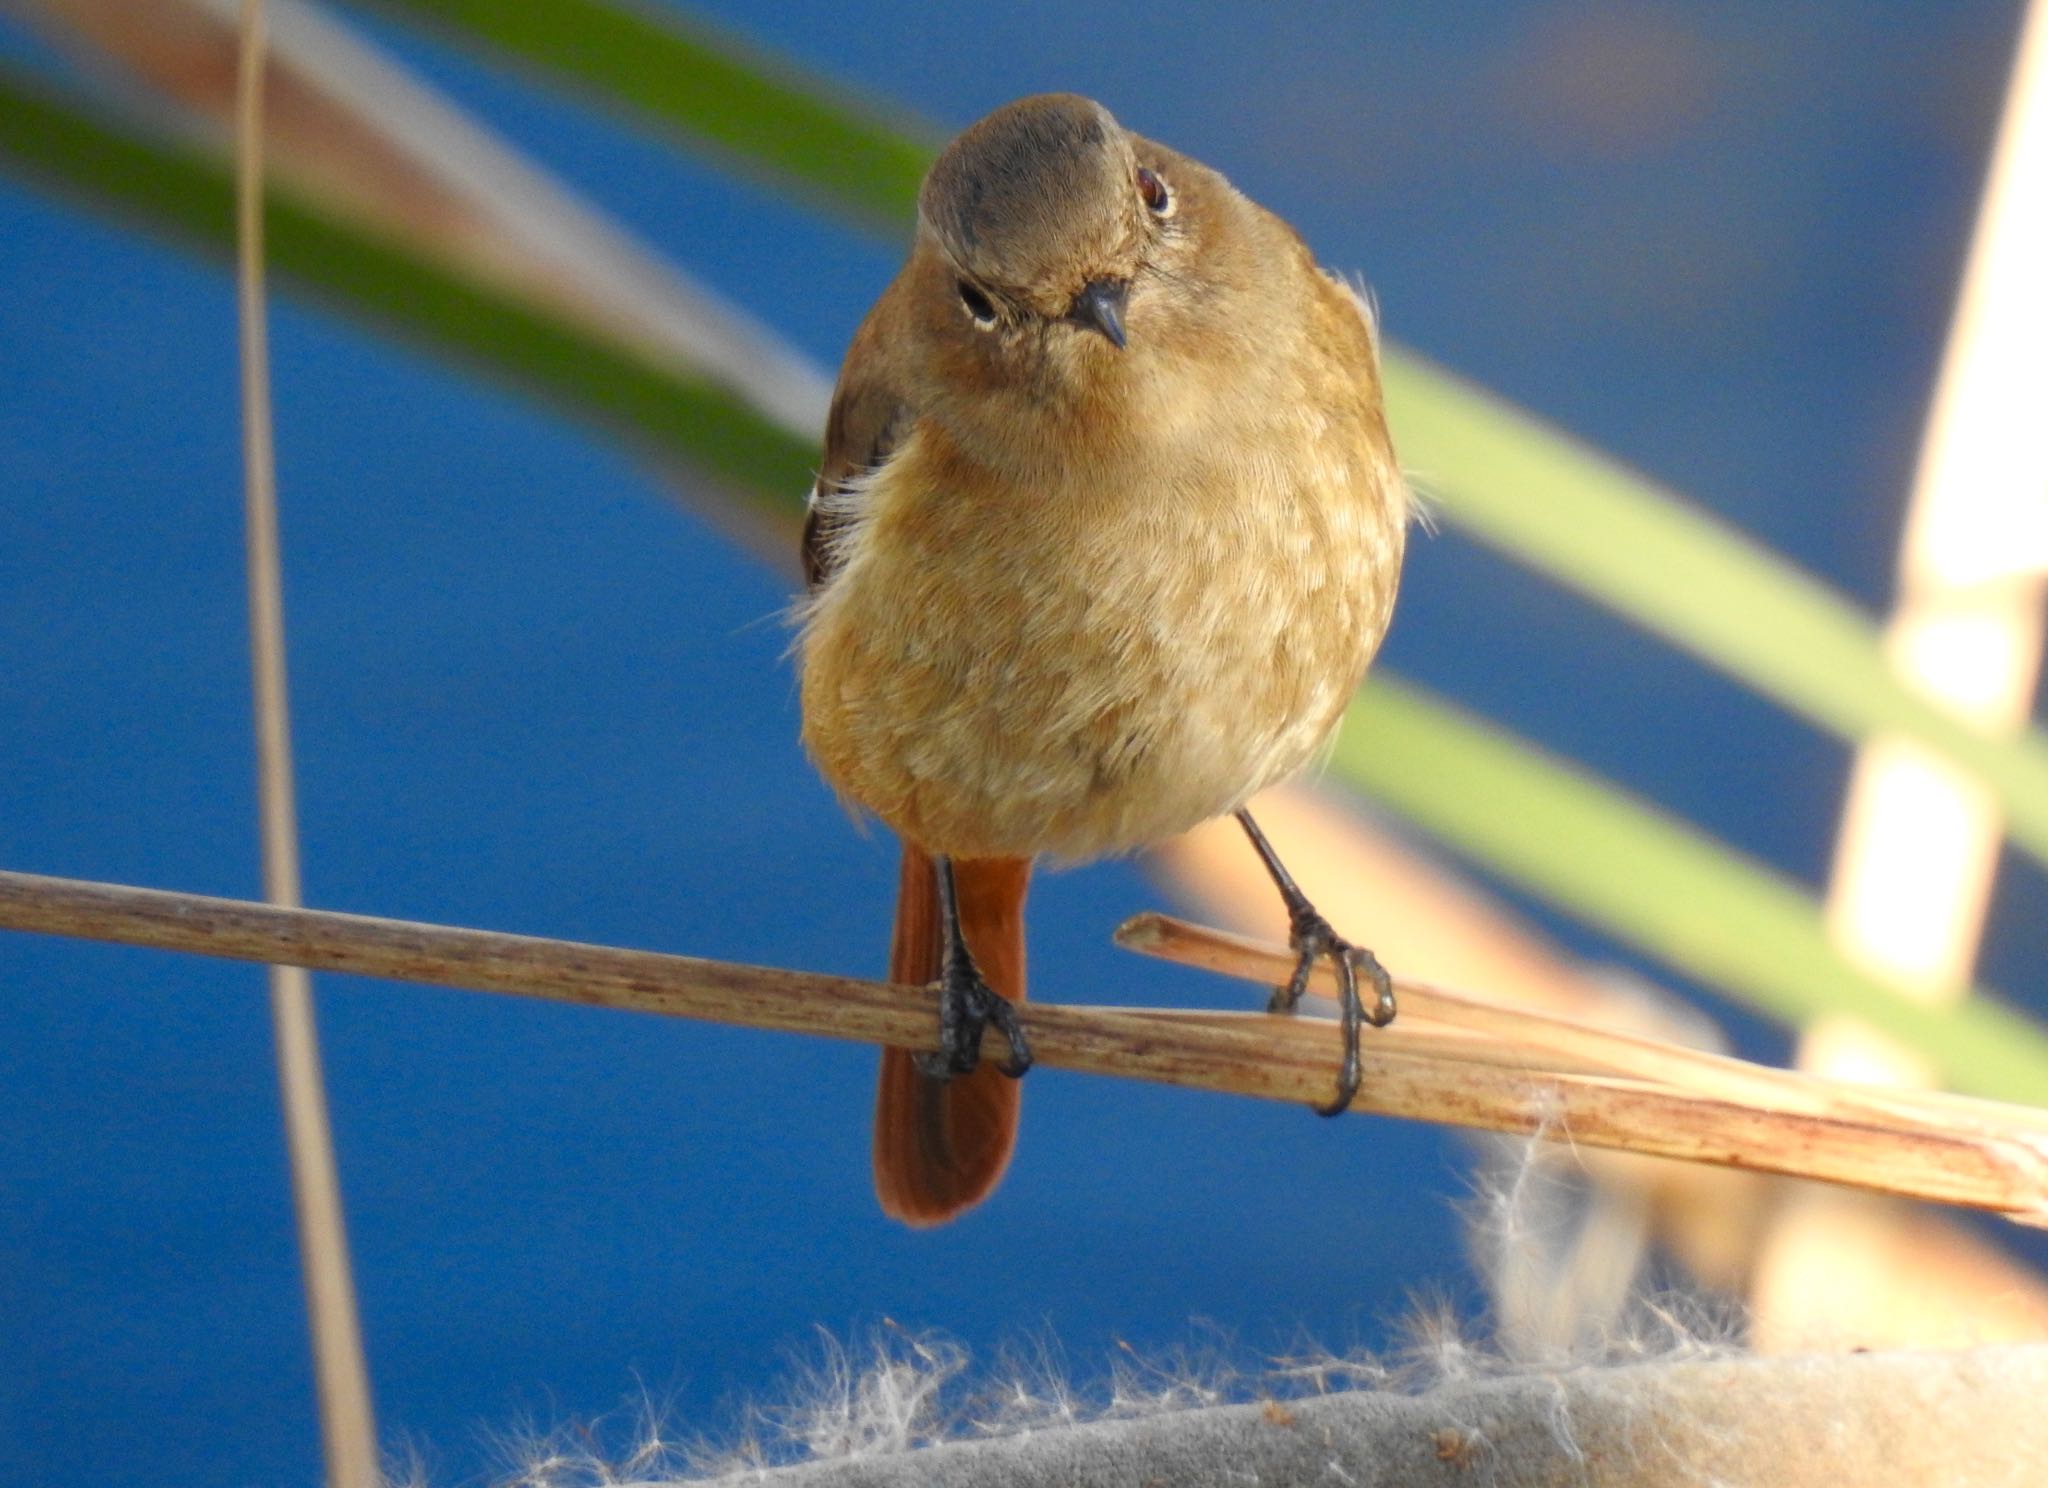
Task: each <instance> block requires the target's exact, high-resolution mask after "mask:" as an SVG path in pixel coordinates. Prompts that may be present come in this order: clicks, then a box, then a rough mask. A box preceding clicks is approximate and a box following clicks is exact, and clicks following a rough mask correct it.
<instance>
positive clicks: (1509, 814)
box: [1330, 676, 2048, 1105]
mask: <svg viewBox="0 0 2048 1488" xmlns="http://www.w3.org/2000/svg"><path fill="white" fill-rule="evenodd" d="M1330 768H1331V773H1332V774H1334V775H1336V776H1338V777H1339V778H1341V779H1343V780H1345V781H1347V782H1348V783H1350V784H1353V785H1355V786H1357V787H1358V788H1359V789H1361V790H1364V791H1367V792H1369V793H1370V794H1371V795H1372V796H1374V797H1375V798H1377V799H1378V800H1381V801H1384V802H1385V803H1387V804H1388V805H1389V806H1391V807H1393V808H1394V809H1395V810H1396V811H1398V812H1399V813H1401V815H1403V816H1405V817H1408V818H1409V819H1411V820H1413V821H1415V822H1416V823H1418V824H1420V825H1421V826H1423V827H1424V828H1426V829H1427V830H1429V831H1430V832H1431V833H1433V834H1435V835H1436V836H1439V837H1441V838H1443V839H1444V840H1445V841H1447V842H1449V843H1451V844H1452V845H1454V846H1455V847H1457V848H1458V849H1459V850H1460V851H1462V852H1463V853H1465V854H1466V855H1467V856H1469V857H1471V858H1473V859H1474V860H1476V861H1478V862H1480V863H1483V864H1485V865H1486V866H1488V867H1489V868H1492V869H1494V870H1495V871H1497V872H1499V873H1501V874H1503V875H1504V876H1506V877H1507V878H1509V879H1511V880H1513V881H1514V882H1516V883H1519V884H1521V885H1522V886H1523V887H1524V888H1526V889H1528V890H1530V891H1531V892H1533V893H1535V894H1537V895H1539V896H1540V897H1542V898H1543V899H1545V900H1547V901H1549V902H1550V903H1553V904H1556V905H1558V906H1559V907H1560V908H1562V909H1565V910H1566V911H1568V912H1570V913H1571V914H1573V915H1575V916H1576V917H1578V918H1580V919H1582V920H1584V921H1586V922H1587V923H1588V924H1591V925H1595V926H1598V927H1600V928H1601V929H1604V930H1606V931H1608V932H1610V933H1612V934H1614V935H1616V936H1617V937H1619V938H1620V939H1622V940H1624V941H1628V942H1630V943H1632V944H1634V945H1637V946H1640V947H1642V948H1643V949H1644V950H1647V951H1649V952H1650V953H1651V954H1652V955H1654V956H1656V957H1657V958H1658V959H1659V960H1661V961H1663V962H1664V963H1665V964H1666V965H1668V966H1671V967H1673V968H1675V969H1676V970H1678V971H1680V972H1683V973H1685V974H1686V975H1689V976H1691V977H1693V978H1695V979H1696V980H1698V981H1700V982H1703V983H1705V984H1707V985H1710V986H1716V987H1725V988H1728V989H1729V990H1731V991H1733V992H1736V993H1738V994H1739V995H1741V996H1742V997H1743V998H1744V999H1746V1000H1747V1001H1749V1002H1752V1003H1754V1004H1755V1005H1756V1006H1757V1007H1759V1008H1761V1009H1763V1010H1764V1011H1765V1012H1767V1013H1771V1014H1773V1015H1775V1016H1777V1017H1779V1018H1783V1019H1785V1020H1787V1021H1789V1022H1792V1023H1795V1024H1797V1023H1802V1022H1805V1021H1806V1020H1808V1019H1810V1018H1813V1017H1814V1016H1816V1015H1818V1014H1821V1013H1842V1014H1848V1015H1853V1016H1854V1017H1857V1018H1860V1019H1862V1020H1864V1021H1865V1022H1867V1023H1870V1024H1872V1025H1874V1026H1875V1027H1877V1028H1879V1029H1882V1030H1883V1031H1885V1032H1886V1033H1889V1034H1891V1035H1893V1036H1894V1037H1896V1038H1898V1039H1900V1040H1902V1041H1903V1042H1904V1043H1906V1044H1907V1045H1909V1046H1910V1047H1912V1048H1913V1049H1916V1050H1918V1051H1919V1052H1920V1053H1921V1054H1922V1055H1924V1056H1926V1057H1927V1058H1928V1059H1929V1060H1931V1061H1932V1062H1933V1063H1934V1064H1935V1065H1936V1066H1937V1067H1938V1068H1939V1069H1940V1070H1941V1072H1942V1075H1943V1077H1944V1079H1945V1080H1947V1082H1948V1083H1949V1084H1950V1085H1952V1086H1953V1087H1954V1088H1955V1089H1958V1090H1965V1091H1970V1092H1973V1093H1975V1094H1978V1095H1985V1096H1992V1097H1996V1098H1998V1099H2001V1100H2016V1101H2026V1102H2030V1103H2032V1104H2035V1105H2042V1104H2048V1030H2044V1029H2042V1028H2041V1027H2040V1026H2039V1025H2038V1024H2036V1023H2033V1022H2031V1021H2029V1020H2028V1019H2026V1018H2025V1017H2023V1016H2021V1015H2020V1014H2018V1013H2016V1012H2014V1011H2012V1010H2011V1009H2010V1008H2008V1007H2005V1006H2004V1005H2002V1004H2000V1003H1999V1002H1997V1001H1996V1000H1995V999H1993V998H1991V997H1989V996H1987V995H1984V994H1982V993H1980V994H1978V995H1976V996H1973V997H1971V998H1969V999H1968V1000H1967V1001H1965V1002H1962V1003H1959V1004H1956V1005H1954V1006H1952V1007H1942V1008H1936V1007H1930V1006H1927V1005H1925V1004H1922V1003H1917V1002H1913V1001H1910V1000H1908V999H1907V998H1905V997H1902V996H1901V995H1899V994H1898V993H1897V992H1895V991H1893V990H1892V989H1891V988H1889V987H1887V986H1886V985H1884V983H1882V982H1880V981H1878V980H1877V979H1876V978H1874V977H1871V976H1869V975H1867V974H1865V973H1864V972H1861V971H1859V970H1857V969H1856V968H1855V967H1854V966H1852V965H1851V964H1850V963H1849V962H1847V961H1846V960H1844V959H1843V958H1842V956H1841V954H1840V953H1839V952H1838V951H1836V950H1835V948H1834V946H1833V945H1832V944H1831V943H1830V941H1829V939H1828V935H1827V929H1826V927H1825V925H1824V924H1823V922H1822V918H1821V914H1820V910H1819V907H1818V906H1817V905H1816V904H1815V902H1814V900H1813V897H1812V896H1811V895H1810V894H1808V893H1807V892H1806V891H1805V890H1804V889H1802V888H1800V887H1799V886H1798V885H1797V884H1795V883H1793V882H1792V881H1791V880H1789V879H1787V878H1785V877H1783V876H1782V875H1780V874H1777V873H1774V872H1773V871H1771V870H1770V869H1768V868H1766V867H1764V866H1763V865H1761V864H1759V863H1755V862H1752V861H1750V860H1748V859H1746V858H1744V857H1742V856H1741V855H1740V854H1738V853H1736V852H1734V851H1732V850H1731V849H1729V848H1728V847H1726V846H1725V845H1723V844H1721V843H1718V842H1715V841H1714V840H1712V839H1711V838H1709V837H1707V836H1706V835H1705V834H1703V833H1701V832H1699V831H1698V830H1696V829H1695V828H1692V827H1690V826H1687V825H1685V824H1684V823H1682V822H1680V821H1677V820H1675V819H1674V818H1672V817H1670V816H1667V815H1665V814H1664V813H1662V812H1660V811H1657V810H1656V809H1655V808H1653V807H1650V806H1647V805H1645V804H1643V803H1641V802H1638V801H1635V800H1632V799H1631V798H1629V797H1628V796H1627V795H1625V794H1623V793H1622V792H1620V791H1618V790H1616V789H1614V788H1613V787H1612V786H1610V785H1607V784H1605V783H1603V782H1600V781H1597V780H1595V779H1593V778H1592V777H1591V776H1589V775H1587V774H1585V773H1584V772H1582V771H1580V770H1578V769H1576V768H1574V767H1572V766H1570V765H1567V764H1565V763H1563V762H1561V761H1559V760H1556V759H1553V758H1551V757H1549V756H1547V755H1545V754H1543V753H1542V752H1540V751H1539V750H1537V749H1535V748H1533V747H1532V746H1530V745H1528V744H1526V743H1524V742H1522V741H1520V740H1517V739H1515V738H1514V737H1513V736H1512V735H1510V734H1508V733H1506V732H1504V731H1502V730H1500V729H1498V728H1495V727H1493V726H1492V725H1490V724H1486V723H1482V722H1481V721H1479V720H1478V719H1476V718H1473V717H1471V716H1470V715H1468V714H1464V713H1461V712H1459V711H1457V710H1455V709H1453V708H1450V707H1448V706H1446V705H1445V704H1444V703H1442V702H1440V701H1437V700H1435V699H1433V698H1431V697H1429V696H1428V695H1427V694H1426V693H1424V692H1422V691H1421V690H1419V689H1417V688H1415V687H1413V686H1411V685H1409V684H1406V683H1401V682H1396V681H1394V680H1392V679H1390V678H1386V677H1380V676H1376V677H1375V678H1374V679H1373V680H1372V681H1371V682H1369V683H1367V685H1366V687H1365V690H1364V691H1363V692H1362V693H1360V694H1359V697H1358V699H1357V701H1356V702H1354V703H1353V704H1352V707H1351V712H1350V714H1349V715H1348V716H1347V717H1346V719H1345V724H1344V733H1343V736H1342V737H1341V738H1340V739H1339V741H1338V745H1337V751H1336V754H1335V755H1334V756H1333V758H1332V761H1331V766H1330Z"/></svg>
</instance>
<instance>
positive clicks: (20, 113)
mask: <svg viewBox="0 0 2048 1488" xmlns="http://www.w3.org/2000/svg"><path fill="white" fill-rule="evenodd" d="M0 164H4V165H6V166H7V167H9V168H12V169H16V170H19V171H21V172H23V173H25V174H28V175H30V176H32V177H33V178H35V179H37V180H39V181H41V182H42V183H44V184H45V185H46V186H48V187H49V188H50V189H52V190H53V191H56V192H58V193H61V194H63V195H66V196H69V197H72V198H73V199H75V200H78V201H80V202H81V203H83V204H84V205H86V206H89V207H92V208H95V209H97V210H102V211H110V212H112V213H113V214H115V215H117V216H119V217H121V218H123V219H125V220H127V221H129V222H132V223H134V224H135V225H137V226H142V227H146V228H149V229H151V230H152V231H156V232H160V233H164V234H167V235H169V236H172V237H174V238H177V239H179V240H180V241H182V242H184V243H186V244H187V245H189V246H193V247H197V248H200V249H203V250H205V251H207V252H209V253H212V254H214V255H215V256H217V257H220V258H223V259H225V258H226V257H228V256H229V255H230V254H231V253H232V251H233V245H234V237H233V224H234V205H233V187H232V183H231V181H230V178H229V175H228V172H227V170H226V168H225V167H224V166H223V165H222V164H220V163H219V162H218V161H216V160H215V159H213V158H212V157H211V156H208V155H204V154H201V153H199V152H196V151H192V150H185V149H181V148H178V147H176V146H171V145H165V144H161V143H158V142H156V141H154V140H145V139H142V138H139V137H138V136H136V135H134V134H133V133H131V132H129V131H128V130H126V129H125V128H123V127H121V126H119V125H116V124H113V123H111V122H109V121H106V120H102V119H99V118H96V117H94V116H93V115H91V114H89V113H87V112H85V111H84V110H83V109H82V108H80V107H79V106H78V105H76V104H74V103H71V102H67V101H64V100H62V99H60V98H58V97H57V96H55V95H53V94H52V93H50V92H49V91H47V90H46V89H44V88H42V87H41V86H40V85H39V84H38V83H36V82H35V81H34V80H33V79H30V78H27V77H24V76H23V75H21V74H20V73H19V72H17V71H15V70H14V69H12V68H10V67H7V66H5V65H0ZM266 205H267V213H266V224H267V225H266V228H265V236H266V237H267V239H268V242H269V254H270V260H271V263H272V265H273V266H274V267H275V268H276V269H277V270H278V271H279V272H281V273H282V274H283V275H285V276H286V277H287V278H288V279H290V280H291V281H292V282H293V283H294V284H295V285H296V286H297V287H299V288H302V289H304V290H307V291H310V292H311V293H312V294H314V295H315V296H316V297H317V298H321V299H324V300H326V301H328V302H330V303H333V304H336V305H338V306H340V307H342V308H344V309H346V310H347V311H348V312H349V313H350V314H352V315H357V316H362V317H366V318H368V319H370V320H372V321H374V322H375V323H376V324H377V325H378V326H379V327H380V328H381V329H382V330H384V331H385V332H386V333H387V334H391V335H395V336H397V337H399V338H401V339H404V340H407V341H411V342H414V343H417V344H420V345H424V346H426V347H427V348H429V349H431V350H433V351H436V352H438V353H439V354H441V355H443V356H447V357H450V358H453V359H455V360H457V361H460V362H462V363H463V364H465V365H467V366H469V367H470V368H472V369H475V370H478V371H482V372H486V373H488V374H491V375H493V376H495V377H498V378H500V379H505V380H509V381H511V382H513V383H514V384H516V385H518V386H520V387H522V388H524V389H526V390H527V391H529V392H531V393H535V394H538V395H539V396H541V397H543V398H545V399H546V400H547V401H548V403H549V404H550V405H551V406H553V407H557V408H560V409H564V410H567V411H569V412H571V413H574V414H576V415H577V416H579V417H581V418H584V419H586V420H588V421H591V422H594V423H597V424H599V425H601V426H603V427H604V428H606V429H608V430H610V431H611V432H614V433H622V434H625V435H627V436H628V437H630V438H632V439H633V440H635V441H636V442H638V443H640V444H641V445H643V446H644V447H649V448H652V449H654V450H656V451H659V452H661V453H663V454H667V455H671V456H676V457H680V458H681V459H682V460H683V461H684V462H686V463H688V464H689V465H691V466H692V467H693V468H696V469H699V470H702V471H704V472H706V473H707V474H710V475H712V476H714V477H716V478H717V479H719V480H720V481H722V482H724V483H726V484H727V485H728V486H730V487H731V488H732V489H734V490H736V491H739V492H743V493H745V494H746V495H747V496H748V497H749V498H751V499H754V500H762V499H764V498H765V499H766V501H767V504H768V505H769V506H770V507H771V508H778V507H780V508H786V507H788V506H790V505H791V504H792V503H794V502H795V501H797V500H798V499H799V498H800V497H801V496H802V494H803V493H804V492H805V491H806V490H808V489H809V487H810V482H811V474H812V469H813V465H814V462H815V460H816V458H817V451H816V449H815V448H814V447H813V446H812V444H811V442H810V441H809V440H807V439H803V438H799V437H798V436H796V435H794V434H792V433H790V432H789V431H788V430H786V429H783V428H782V427H780V426H779V425H777V424H775V423H773V422H771V421H770V420H768V419H766V418H764V417H762V416H761V415H760V414H758V413H756V412H755V411H754V410H753V409H752V408H751V407H749V406H747V405H745V404H743V403H742V402H740V401H739V399H737V398H736V397H734V396H733V395H732V394H731V393H729V392H727V391H725V390H724V389H722V388H720V387H718V386H716V385H714V384H712V383H710V382H706V381H699V380H696V379H692V378H688V377H685V376H682V375H680V374H678V373H676V372H674V371H672V370H670V369H668V368H661V367H655V366H653V365H650V364H649V363H647V362H646V361H644V360H642V359H640V358H639V357H636V356H635V355H633V354H632V353H631V352H630V351H628V350H624V349H621V348H620V347H619V345H618V344H617V343H615V342H613V341H610V340H608V339H605V338H602V337H599V336H595V335H591V334H587V333H585V332H583V331H580V330H578V329H577V328H575V327H574V326H571V325H568V324H565V323H564V322H562V321H561V320H559V319H556V318H552V317H549V316H546V315H542V314H539V313H536V312H535V311H533V310H532V309H530V308H529V307H527V306H526V305H525V304H523V303H521V302H519V301H518V300H516V299H514V298H512V297H511V296H510V295H507V294H503V293H499V292H497V291H494V290H491V289H488V288H484V287H480V286H479V285H477V284H475V283H474V282H472V281H468V280H465V279H461V278H458V277H456V276H455V275H453V274H451V273H448V272H447V271H445V270H443V269H441V268H439V267H437V266H436V265H434V264H432V263H430V262H427V261H426V260H424V259H422V258H421V257H420V256H419V255H418V254H416V253H413V252H410V251H408V250H406V249H404V248H402V247H399V246H397V245H395V244H392V243H388V242H385V241H383V240H381V239H378V238H376V237H373V236H371V235H369V234H366V233H363V232H361V231H359V230H357V229H355V228H353V227H350V226H349V225H347V224H346V223H343V222H341V221H339V220H337V219H335V218H333V217H331V216H328V215H326V214H323V213H321V212H319V211H318V210H316V209H314V208H311V207H309V206H307V205H305V204H304V203H303V202H300V201H297V200H295V199H294V198H293V197H292V196H291V195H290V194H289V193H288V192H285V191H282V190H279V189H276V188H273V189H272V190H271V191H270V192H269V193H268V201H267V203H266Z"/></svg>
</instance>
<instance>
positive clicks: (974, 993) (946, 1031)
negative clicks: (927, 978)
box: [916, 858, 1031, 1080]
mask: <svg viewBox="0 0 2048 1488" xmlns="http://www.w3.org/2000/svg"><path fill="white" fill-rule="evenodd" d="M936 871H937V873H938V876H939V909H940V913H941V917H942V918H943V920H944V922H945V925H944V929H945V936H946V954H945V959H944V961H943V962H942V963H941V970H940V973H939V980H938V981H937V983H936V984H935V986H936V987H937V990H938V994H939V1051H938V1052H937V1053H936V1054H919V1055H918V1056H916V1058H917V1067H918V1069H919V1070H920V1071H921V1072H922V1073H924V1074H926V1075H928V1076H930V1077H931V1078H932V1079H934V1080H950V1079H953V1078H955V1077H956V1076H959V1075H965V1074H971V1073H973V1071H974V1069H975V1067H976V1066H977V1065H979V1064H980V1063H981V1040H982V1035H983V1034H984V1033H985V1032H986V1031H987V1029H988V1026H989V1024H991V1023H993V1024H994V1025H995V1026H996V1029H997V1031H998V1032H1000V1033H1001V1034H1002V1036H1003V1037H1004V1038H1005V1039H1006V1040H1008V1042H1009V1045H1010V1057H1009V1058H1008V1059H1007V1060H1005V1061H1004V1062H1003V1063H1002V1064H1000V1065H998V1066H997V1068H998V1069H1000V1070H1001V1071H1002V1072H1003V1073H1004V1074H1006V1075H1008V1076H1009V1077H1010V1078H1011V1079H1013V1080H1015V1079H1020V1078H1022V1077H1023V1075H1024V1074H1025V1072H1026V1071H1028V1070H1029V1069H1030V1068H1031V1043H1030V1040H1028V1039H1026V1038H1025V1037H1024V1025H1023V1023H1022V1022H1021V1021H1020V1020H1019V1019H1018V1017H1017V1010H1016V1008H1015V1007H1013V1006H1011V1004H1010V1001H1009V999H1008V998H1006V997H1004V996H1002V995H1001V994H1000V993H998V992H997V991H996V990H995V989H994V988H993V987H991V986H989V984H988V982H987V980H986V979H985V978H984V977H983V976H982V974H981V969H980V968H979V967H977V966H976V965H975V964H974V956H973V953H972V952H970V951H969V950H968V949H967V938H966V936H965V935H963V934H962V933H961V930H960V907H959V897H958V892H957V890H956V889H955V887H954V883H953V864H952V862H951V860H949V859H947V858H940V859H938V860H937V863H936Z"/></svg>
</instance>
